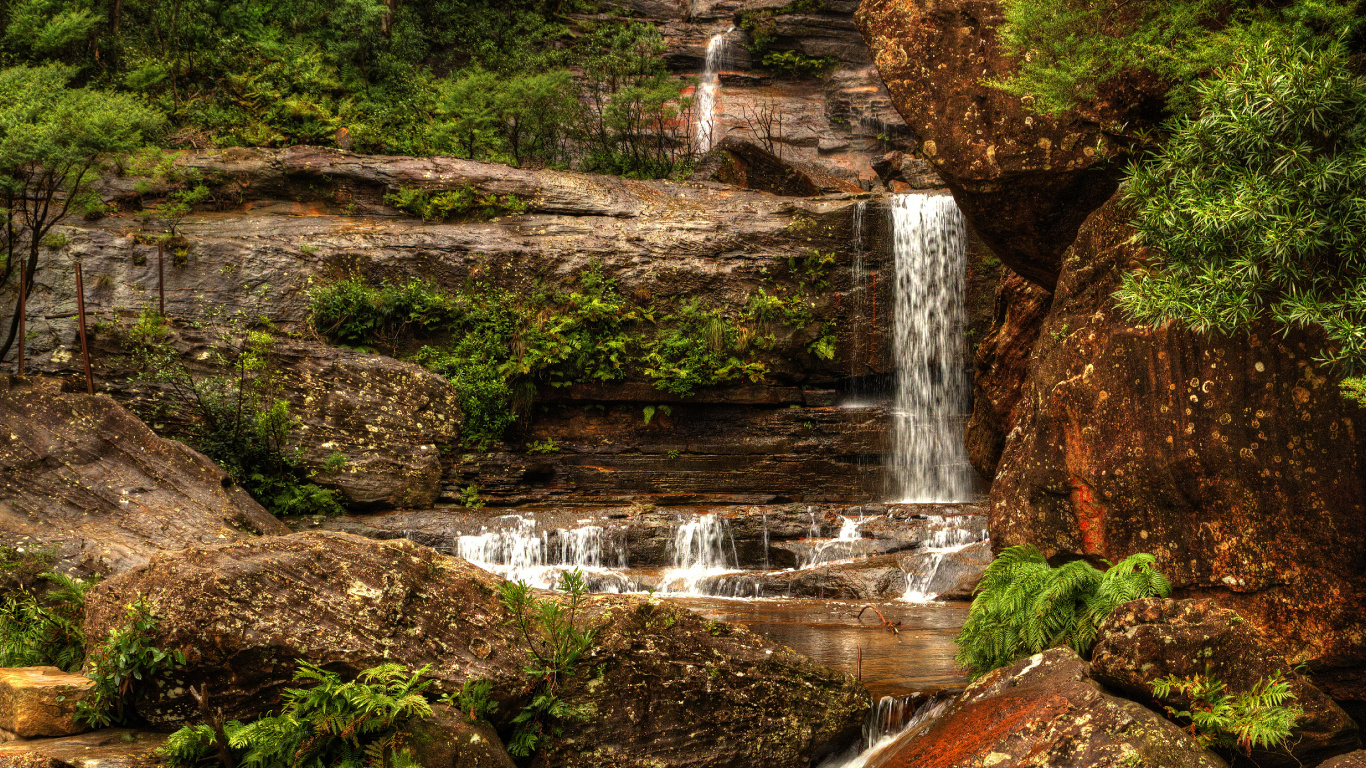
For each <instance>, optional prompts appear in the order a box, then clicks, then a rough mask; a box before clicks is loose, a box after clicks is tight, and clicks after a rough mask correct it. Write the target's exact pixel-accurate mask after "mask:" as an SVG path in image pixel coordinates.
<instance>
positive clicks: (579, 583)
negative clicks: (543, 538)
mask: <svg viewBox="0 0 1366 768" xmlns="http://www.w3.org/2000/svg"><path fill="white" fill-rule="evenodd" d="M560 588H561V589H562V590H564V591H565V593H566V595H567V598H568V599H567V602H565V603H561V602H560V601H558V600H553V599H549V598H539V597H536V595H535V593H534V592H532V590H531V587H530V586H528V585H527V584H526V583H525V582H512V581H505V582H503V583H502V584H500V585H499V586H498V598H499V600H500V601H501V602H502V603H503V606H504V607H505V608H507V610H508V613H509V614H510V618H509V619H508V623H509V624H511V625H512V626H513V628H515V629H516V630H517V633H518V634H519V635H521V637H522V639H523V641H525V643H526V647H527V650H528V651H529V652H530V654H531V663H530V664H528V665H527V667H526V673H527V674H528V675H530V676H532V677H533V678H536V679H538V680H541V681H542V685H541V687H540V689H539V690H538V691H536V693H535V694H533V696H532V699H531V703H530V704H528V705H527V706H526V707H524V708H523V709H522V710H521V711H520V712H518V713H517V715H516V716H515V717H514V718H513V719H512V724H513V726H514V728H515V731H514V732H513V735H512V738H511V739H510V740H509V741H508V744H507V750H508V754H510V755H512V756H513V757H527V756H529V755H530V754H532V753H533V752H535V751H536V750H537V749H538V748H539V747H540V746H541V744H542V743H543V742H544V741H545V740H546V739H547V738H548V737H547V735H546V729H547V727H548V724H550V723H553V721H554V720H557V719H558V720H563V719H566V718H579V719H582V718H584V717H587V716H588V714H589V711H588V710H587V709H586V708H584V707H576V706H573V705H571V704H569V703H567V702H565V701H564V700H562V699H560V698H559V697H558V696H556V690H557V688H558V685H559V682H560V679H561V678H562V677H564V676H566V675H569V674H572V673H573V671H574V666H575V665H576V664H577V663H578V661H579V657H580V656H582V655H583V654H584V653H586V652H587V651H588V649H589V648H591V647H592V646H593V638H594V637H595V636H596V635H597V630H595V629H592V628H588V627H583V626H581V625H580V619H581V618H582V616H581V613H582V610H583V603H584V601H585V595H587V594H588V586H587V584H585V583H584V580H583V574H582V573H581V572H580V571H579V569H577V568H575V569H574V570H571V571H567V572H565V573H564V575H563V576H561V583H560ZM549 727H550V729H551V732H552V733H557V732H558V731H556V730H555V728H554V726H553V725H549Z"/></svg>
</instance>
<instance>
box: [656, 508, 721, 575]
mask: <svg viewBox="0 0 1366 768" xmlns="http://www.w3.org/2000/svg"><path fill="white" fill-rule="evenodd" d="M669 555H670V560H671V561H672V566H671V567H670V568H669V569H668V570H666V571H665V572H664V576H663V578H662V579H661V581H660V586H659V591H660V592H686V593H691V594H697V593H698V591H699V590H698V584H699V582H700V581H702V580H703V579H708V578H711V577H715V576H719V575H721V574H723V573H728V572H730V571H734V570H736V569H737V568H739V562H740V556H739V554H738V552H737V551H736V549H735V537H734V535H733V534H732V533H731V530H730V525H729V523H728V522H727V521H726V519H725V518H724V517H721V516H720V515H697V516H696V517H694V518H693V519H692V520H689V521H688V522H686V523H683V524H681V525H679V526H678V530H676V531H675V532H674V539H673V542H672V543H671V544H670V546H669Z"/></svg>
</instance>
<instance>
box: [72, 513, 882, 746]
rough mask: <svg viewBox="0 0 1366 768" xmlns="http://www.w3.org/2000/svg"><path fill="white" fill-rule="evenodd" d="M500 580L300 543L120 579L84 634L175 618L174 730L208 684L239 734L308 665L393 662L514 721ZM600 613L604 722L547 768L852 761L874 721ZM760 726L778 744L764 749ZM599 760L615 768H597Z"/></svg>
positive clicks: (159, 708)
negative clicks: (145, 616) (142, 611)
mask: <svg viewBox="0 0 1366 768" xmlns="http://www.w3.org/2000/svg"><path fill="white" fill-rule="evenodd" d="M501 581H502V580H501V579H499V578H498V577H496V576H494V575H492V574H490V573H487V572H486V571H483V570H480V569H478V568H476V567H474V566H472V565H470V564H469V563H467V562H465V561H463V560H459V559H457V558H452V557H447V556H445V555H441V554H439V553H437V552H436V551H435V550H433V549H430V548H428V547H424V546H421V545H418V544H414V543H412V542H410V541H408V540H406V539H396V540H390V541H375V540H372V539H365V538H361V537H359V536H354V535H350V534H344V533H331V532H311V533H300V534H295V535H292V536H281V537H272V538H270V539H262V540H260V541H255V542H246V543H240V544H231V545H227V546H222V547H214V548H206V549H201V550H194V551H187V552H184V553H179V554H175V555H167V556H164V557H159V558H156V559H154V560H153V561H152V562H151V563H150V564H148V565H147V566H146V567H144V568H141V569H138V570H135V571H132V572H129V573H126V574H122V575H120V576H117V577H115V578H113V579H110V580H108V581H106V582H104V583H102V584H100V585H99V586H98V587H96V588H95V590H94V591H93V592H92V593H91V595H90V597H89V598H88V599H87V603H86V631H87V634H88V635H89V636H90V637H92V638H98V637H102V636H104V634H105V633H107V632H108V631H109V630H110V629H111V628H113V627H116V626H118V625H119V624H120V622H121V621H122V617H123V616H124V614H125V612H126V609H125V607H124V606H125V605H126V604H127V603H128V602H130V601H131V600H133V599H134V598H135V596H137V595H141V596H142V598H143V599H144V600H145V602H146V604H147V605H148V606H149V608H150V609H151V611H152V613H153V615H155V616H156V617H158V619H159V623H158V624H157V626H156V628H155V629H154V630H153V633H152V637H151V638H149V639H150V641H151V643H152V644H153V645H156V646H158V647H162V648H176V649H181V650H183V651H184V652H185V653H186V656H187V663H186V665H185V666H184V667H183V668H182V669H180V670H179V671H178V672H177V673H176V674H175V675H174V676H173V677H174V679H172V680H170V681H168V682H166V683H165V684H163V685H161V686H159V687H156V688H154V689H153V690H150V691H148V692H147V693H146V695H145V696H144V697H143V698H142V699H141V700H140V701H139V702H138V703H137V712H138V714H139V715H142V716H143V717H145V718H147V719H148V720H149V721H151V722H152V723H154V724H156V725H159V726H167V725H173V724H175V723H178V722H180V721H182V720H184V719H186V718H188V717H190V716H192V715H193V713H194V710H195V702H194V701H193V699H192V697H191V695H190V694H189V692H188V687H189V686H191V685H194V686H199V685H207V686H208V688H209V691H210V693H211V694H212V695H213V699H214V702H215V704H216V705H217V706H221V707H222V708H223V710H224V714H225V715H226V716H228V717H250V716H253V715H256V714H260V713H262V712H265V711H267V710H270V709H272V708H273V707H274V706H276V704H277V703H278V697H279V693H280V690H281V688H283V687H284V686H286V685H288V684H289V681H290V678H291V676H292V674H293V671H294V669H295V667H296V665H297V664H298V662H301V661H308V662H310V663H313V664H318V665H322V666H324V667H326V668H327V669H330V670H333V671H336V672H338V673H340V674H343V675H351V674H355V673H356V672H358V671H360V670H362V669H365V668H367V667H370V666H374V665H375V664H377V663H379V662H381V661H385V660H387V661H395V662H398V663H401V664H404V665H406V666H408V667H410V668H418V667H421V666H424V665H430V668H429V670H428V674H429V675H430V676H431V677H432V678H434V679H435V681H436V685H435V688H436V690H438V691H451V690H459V688H460V686H461V684H462V683H463V682H464V681H465V680H468V679H473V678H481V679H488V680H491V681H493V683H494V688H493V690H494V696H495V698H496V699H498V700H499V703H500V705H501V706H500V709H499V716H500V717H502V718H504V719H506V718H510V717H511V716H512V715H514V714H515V713H516V712H517V711H518V710H519V708H520V705H521V704H524V703H526V701H527V697H528V696H529V694H530V693H531V691H532V689H533V688H534V681H531V680H529V679H528V678H526V677H525V676H524V674H523V668H524V667H525V665H526V662H527V653H526V650H525V648H524V645H523V642H522V641H521V640H520V639H519V638H518V636H517V635H516V634H515V632H514V630H513V629H512V628H511V627H509V626H508V624H507V620H508V618H509V616H508V614H507V613H506V611H505V609H504V608H503V606H502V605H501V603H500V602H499V600H498V596H497V594H496V589H497V587H498V585H499V584H500V583H501ZM589 614H590V621H591V622H592V623H593V624H594V626H596V627H597V628H598V629H597V633H598V635H597V640H596V641H595V643H594V645H593V648H592V650H591V652H590V653H589V654H588V655H587V656H586V657H585V659H584V660H583V662H582V664H581V665H580V669H582V670H583V672H582V673H581V674H579V675H576V676H574V677H573V678H571V679H569V680H568V681H565V682H563V683H562V686H561V692H560V694H559V695H560V697H561V698H563V699H564V700H565V701H567V702H568V703H570V704H572V705H576V706H577V705H584V706H587V707H589V708H590V709H591V710H592V711H594V712H596V714H594V715H592V716H590V717H589V718H588V719H586V720H577V719H573V718H566V719H564V720H563V721H561V722H559V723H558V727H559V728H560V729H561V732H560V734H559V735H558V736H557V737H556V739H555V740H554V742H553V743H552V746H551V747H550V748H549V751H548V752H547V753H546V755H547V760H548V761H549V762H548V764H549V765H552V766H553V765H588V764H593V765H622V766H637V765H639V766H642V767H643V766H645V765H652V766H660V765H662V766H674V765H678V766H691V765H697V764H700V761H701V760H703V759H704V756H706V755H712V754H719V755H723V756H725V757H726V759H727V760H729V762H727V763H726V764H728V765H735V766H755V767H756V768H757V766H763V765H771V764H775V763H776V764H791V763H793V762H794V761H795V760H797V759H798V758H800V759H801V760H804V761H805V760H811V759H814V758H815V757H818V756H820V755H821V754H824V753H825V752H827V751H830V750H834V749H837V748H840V747H842V746H844V744H845V743H846V741H847V740H848V739H849V738H851V737H853V736H854V735H856V734H857V732H858V727H859V724H860V723H861V722H862V718H863V715H864V714H865V713H866V711H867V709H868V703H867V697H866V695H865V693H864V691H863V689H862V687H861V686H860V685H859V684H858V683H857V681H855V680H854V679H853V678H852V677H850V676H848V675H838V674H835V673H833V672H830V671H829V670H826V669H824V668H821V667H816V666H815V665H813V664H812V663H811V662H810V661H809V660H807V659H806V658H805V657H802V656H799V655H798V654H796V653H794V652H792V651H790V650H788V649H785V648H783V647H782V646H778V645H775V644H773V643H770V642H768V641H767V640H763V639H762V638H760V637H758V636H757V635H754V634H753V633H751V632H749V631H748V630H744V629H742V628H734V627H723V626H721V625H717V624H715V623H708V622H705V621H703V620H702V619H701V618H699V617H698V616H697V615H695V614H693V613H691V612H689V611H687V610H685V609H681V608H673V607H666V606H660V605H658V604H657V603H656V602H654V601H651V600H647V599H645V598H642V597H637V596H620V595H615V596H599V597H594V598H592V599H591V604H590V606H589ZM663 680H667V681H668V684H667V685H661V684H660V682H661V681H663ZM703 702H705V706H704V705H703ZM756 723H762V724H764V727H765V728H766V729H767V730H768V732H769V733H771V734H773V735H774V736H775V738H774V739H773V740H771V741H769V740H765V741H762V742H758V741H756V740H755V739H754V738H753V737H752V734H753V731H752V728H754V727H755V724H756ZM584 745H591V747H585V746H584ZM588 752H595V753H598V754H602V755H610V761H615V762H599V763H587V762H583V761H584V760H586V759H587V758H584V757H581V756H580V755H581V754H586V753H588ZM789 758H792V759H789ZM603 759H604V761H607V760H608V758H607V757H604V758H603ZM652 761H653V762H652Z"/></svg>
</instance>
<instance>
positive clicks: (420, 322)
mask: <svg viewBox="0 0 1366 768" xmlns="http://www.w3.org/2000/svg"><path fill="white" fill-rule="evenodd" d="M308 298H309V323H310V324H311V325H312V326H313V328H314V329H315V330H317V331H318V333H321V334H322V335H323V336H325V337H327V339H328V340H330V341H333V342H335V343H338V344H345V345H349V346H365V345H370V344H375V343H377V342H384V341H388V342H391V343H392V341H393V340H394V339H395V338H396V337H398V336H399V335H401V334H403V333H408V332H416V333H430V332H434V331H437V330H439V329H441V328H443V327H444V326H445V325H446V324H447V323H449V322H451V320H452V319H453V318H454V317H456V312H457V308H456V307H455V306H454V303H453V302H452V300H451V297H450V296H449V295H448V294H447V293H446V292H445V291H443V290H441V288H440V287H439V286H437V285H436V284H435V283H433V282H431V281H430V280H421V279H418V278H411V279H408V280H405V281H403V282H401V283H388V282H386V283H381V284H380V285H378V286H374V285H370V284H369V283H366V282H365V281H364V280H363V279H362V278H361V277H359V276H356V277H351V278H348V279H345V280H338V281H336V282H332V283H326V284H324V285H319V286H316V287H314V288H313V289H312V290H310V291H309V293H308Z"/></svg>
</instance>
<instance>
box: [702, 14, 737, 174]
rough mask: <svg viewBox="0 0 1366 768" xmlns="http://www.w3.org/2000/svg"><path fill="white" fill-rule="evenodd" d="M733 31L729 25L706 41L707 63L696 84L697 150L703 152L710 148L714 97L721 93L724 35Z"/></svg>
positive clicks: (712, 142)
mask: <svg viewBox="0 0 1366 768" xmlns="http://www.w3.org/2000/svg"><path fill="white" fill-rule="evenodd" d="M734 31H735V27H730V28H729V29H727V30H726V31H725V32H722V33H721V34H719V35H712V38H711V40H710V41H709V42H708V43H707V63H706V66H705V68H704V69H703V70H702V80H701V82H699V83H698V84H697V101H696V105H697V136H696V139H697V152H698V154H704V153H706V152H707V151H709V150H710V149H711V148H712V144H714V143H715V142H714V141H713V138H714V136H713V135H712V134H713V132H714V130H715V127H716V97H717V96H719V95H720V93H721V65H722V64H724V63H725V58H726V36H727V35H729V34H730V33H731V32H734Z"/></svg>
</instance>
